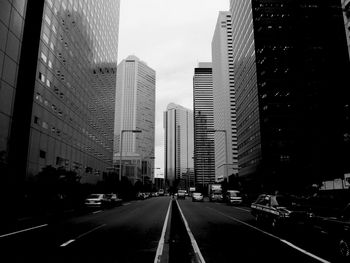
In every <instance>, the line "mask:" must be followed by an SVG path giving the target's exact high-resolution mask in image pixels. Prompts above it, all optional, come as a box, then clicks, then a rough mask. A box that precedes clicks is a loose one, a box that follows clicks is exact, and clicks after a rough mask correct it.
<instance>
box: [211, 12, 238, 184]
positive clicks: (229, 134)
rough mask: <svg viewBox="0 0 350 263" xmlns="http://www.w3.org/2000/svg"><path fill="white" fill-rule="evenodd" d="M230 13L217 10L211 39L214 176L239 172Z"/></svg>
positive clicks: (224, 177)
mask: <svg viewBox="0 0 350 263" xmlns="http://www.w3.org/2000/svg"><path fill="white" fill-rule="evenodd" d="M232 43H233V39H232V26H231V13H230V12H223V11H222V12H219V16H218V20H217V23H216V27H215V32H214V36H213V39H212V44H211V46H212V64H213V102H214V129H215V134H214V136H215V178H216V181H221V180H224V179H225V180H228V176H231V175H238V150H237V127H236V98H235V87H234V71H233V68H234V65H233V47H232Z"/></svg>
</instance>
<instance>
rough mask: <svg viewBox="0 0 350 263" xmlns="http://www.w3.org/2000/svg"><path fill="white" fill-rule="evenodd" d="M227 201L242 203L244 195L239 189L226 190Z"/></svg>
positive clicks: (234, 203)
mask: <svg viewBox="0 0 350 263" xmlns="http://www.w3.org/2000/svg"><path fill="white" fill-rule="evenodd" d="M226 202H227V204H230V205H240V204H242V202H243V200H242V195H241V193H240V191H238V190H227V192H226Z"/></svg>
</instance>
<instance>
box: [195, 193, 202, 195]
mask: <svg viewBox="0 0 350 263" xmlns="http://www.w3.org/2000/svg"><path fill="white" fill-rule="evenodd" d="M201 195H202V194H201V193H193V196H201Z"/></svg>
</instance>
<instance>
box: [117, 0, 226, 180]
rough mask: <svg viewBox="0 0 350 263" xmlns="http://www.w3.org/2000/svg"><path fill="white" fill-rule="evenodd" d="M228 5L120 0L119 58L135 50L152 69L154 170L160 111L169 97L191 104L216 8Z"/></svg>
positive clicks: (159, 163) (159, 158)
mask: <svg viewBox="0 0 350 263" xmlns="http://www.w3.org/2000/svg"><path fill="white" fill-rule="evenodd" d="M228 9H229V0H121V4H120V24H119V49H118V60H119V62H120V61H121V60H123V59H125V58H126V57H127V56H128V55H136V56H137V57H138V58H140V59H141V60H142V61H144V62H146V63H147V65H148V66H149V67H151V68H153V69H154V70H155V71H156V141H155V157H156V159H155V167H158V168H161V169H157V170H155V174H163V172H164V171H163V169H164V143H163V141H164V130H163V112H164V111H165V110H166V106H167V105H168V104H169V103H171V102H174V103H176V104H180V105H182V106H184V107H186V108H189V109H193V101H192V100H193V96H192V78H193V72H194V68H195V67H196V66H197V65H198V62H208V61H211V40H212V37H213V33H214V29H215V25H216V20H217V17H218V12H219V11H228ZM119 62H118V63H119Z"/></svg>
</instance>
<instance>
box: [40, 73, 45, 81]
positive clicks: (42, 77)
mask: <svg viewBox="0 0 350 263" xmlns="http://www.w3.org/2000/svg"><path fill="white" fill-rule="evenodd" d="M39 79H40V80H41V81H42V82H45V76H44V74H43V73H41V72H39Z"/></svg>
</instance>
